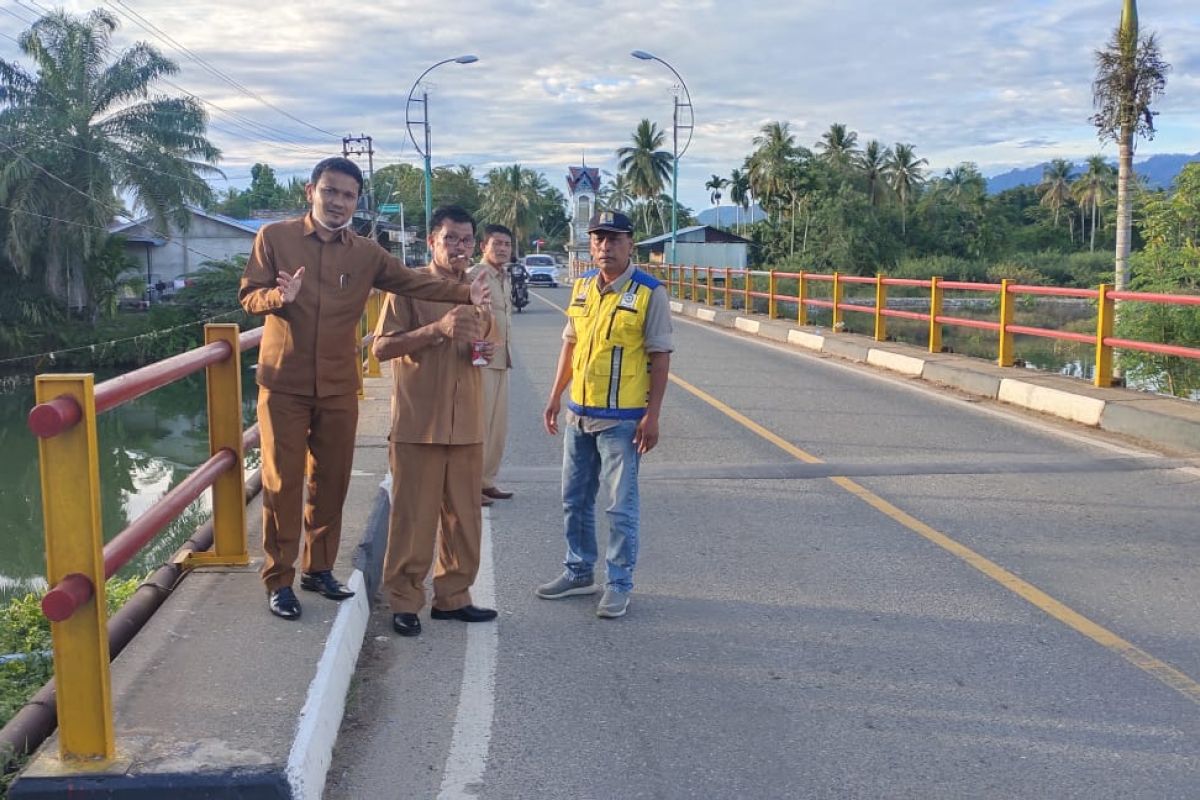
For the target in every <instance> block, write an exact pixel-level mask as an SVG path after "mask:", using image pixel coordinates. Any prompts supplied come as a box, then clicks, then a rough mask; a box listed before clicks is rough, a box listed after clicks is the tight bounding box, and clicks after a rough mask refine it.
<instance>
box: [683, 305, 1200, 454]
mask: <svg viewBox="0 0 1200 800" xmlns="http://www.w3.org/2000/svg"><path fill="white" fill-rule="evenodd" d="M671 310H672V311H674V312H675V313H677V314H681V315H683V316H687V317H693V318H696V319H698V320H700V321H702V322H708V323H710V324H713V325H717V326H720V327H725V328H734V329H736V330H740V331H742V332H744V333H749V334H753V335H756V336H762V337H764V338H767V339H773V340H775V341H778V342H784V343H787V344H792V345H796V346H799V347H803V348H806V349H808V350H815V351H817V352H820V353H824V354H826V355H830V356H835V357H838V358H843V359H847V360H850V361H857V362H860V363H865V364H870V365H872V366H875V367H880V368H883V369H887V370H891V371H893V372H897V373H900V374H901V375H906V376H908V377H911V378H919V379H921V380H925V381H929V382H931V383H937V384H941V385H943V386H950V387H953V388H955V389H958V390H960V391H962V392H965V393H967V394H970V395H974V396H976V397H983V398H987V399H991V400H998V401H1000V402H1003V403H1008V404H1010V405H1015V406H1019V407H1022V408H1026V409H1029V410H1032V411H1038V412H1041V413H1044V414H1049V415H1052V416H1055V417H1059V418H1061V419H1065V420H1069V421H1072V422H1076V423H1080V424H1083V425H1088V426H1091V427H1094V428H1100V429H1101V430H1105V431H1109V432H1111V433H1115V434H1120V435H1122V436H1127V437H1130V438H1132V439H1135V440H1141V441H1143V442H1146V443H1149V444H1151V445H1153V446H1155V447H1157V448H1162V449H1166V450H1168V451H1171V452H1174V453H1180V454H1189V453H1200V403H1194V402H1190V401H1187V400H1179V399H1175V398H1170V397H1162V396H1159V395H1152V394H1148V393H1146V392H1138V391H1134V390H1132V389H1120V388H1113V389H1099V388H1096V387H1094V386H1092V385H1091V384H1088V383H1086V382H1084V381H1082V380H1080V379H1077V378H1069V377H1066V376H1063V375H1055V374H1052V373H1046V372H1039V371H1035V370H1022V369H1014V368H1012V367H998V366H996V365H994V364H991V363H989V362H986V361H982V360H980V359H973V358H967V357H965V356H958V355H954V354H952V353H947V354H932V353H929V352H928V351H927V350H925V349H923V348H920V347H915V346H912V345H905V344H900V343H898V342H876V341H874V340H873V339H869V338H867V337H865V336H858V335H855V334H848V333H833V332H831V331H829V330H827V329H826V330H822V329H820V328H816V327H811V326H810V327H800V326H797V325H796V324H794V323H789V322H787V321H786V320H768V319H766V317H763V316H759V315H747V314H745V313H744V312H740V311H724V310H721V309H715V308H712V307H711V306H706V305H703V304H700V303H693V302H688V301H680V300H672V301H671Z"/></svg>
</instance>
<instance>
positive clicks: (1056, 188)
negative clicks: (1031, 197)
mask: <svg viewBox="0 0 1200 800" xmlns="http://www.w3.org/2000/svg"><path fill="white" fill-rule="evenodd" d="M1074 171H1075V165H1074V164H1072V163H1071V162H1070V161H1067V160H1066V159H1065V158H1056V159H1054V160H1053V161H1051V162H1050V163H1049V164H1047V165H1046V167H1045V168H1044V169H1043V170H1042V182H1041V183H1039V184H1038V185H1037V193H1038V194H1039V195H1041V196H1042V200H1041V204H1042V205H1043V206H1044V207H1046V208H1049V209H1051V210H1053V211H1054V225H1055V227H1057V226H1058V214H1059V212H1060V211H1062V208H1063V206H1065V205H1067V204H1068V203H1070V202H1071V178H1072V174H1071V173H1073V172H1074Z"/></svg>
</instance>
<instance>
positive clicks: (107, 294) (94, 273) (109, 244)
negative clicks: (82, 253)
mask: <svg viewBox="0 0 1200 800" xmlns="http://www.w3.org/2000/svg"><path fill="white" fill-rule="evenodd" d="M137 269H138V265H137V263H136V262H135V261H134V260H133V259H131V258H130V257H129V256H128V255H127V254H126V253H125V238H124V237H122V236H110V237H108V238H107V239H106V240H105V241H104V245H103V246H102V247H101V249H100V250H99V251H98V252H97V253H94V254H93V255H92V257H91V258H90V259H88V262H87V264H86V265H85V266H84V273H83V277H84V281H85V283H86V285H87V290H88V296H89V297H90V298H91V299H92V305H91V311H92V322H93V323H95V322H96V321H97V320H99V319H100V318H101V317H103V318H105V319H112V318H113V317H115V316H116V315H117V309H118V308H119V307H120V304H121V298H122V297H124V296H127V295H133V296H135V297H137V296H139V295H141V293H142V292H143V291H144V290H145V287H146V282H145V280H144V279H143V278H142V276H141V275H139V274H138V272H137Z"/></svg>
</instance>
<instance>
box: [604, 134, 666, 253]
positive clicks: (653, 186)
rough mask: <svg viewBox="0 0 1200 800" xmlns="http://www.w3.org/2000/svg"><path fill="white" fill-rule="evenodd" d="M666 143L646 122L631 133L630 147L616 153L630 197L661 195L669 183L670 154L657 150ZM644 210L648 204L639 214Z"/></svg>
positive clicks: (648, 225) (663, 135) (647, 219)
mask: <svg viewBox="0 0 1200 800" xmlns="http://www.w3.org/2000/svg"><path fill="white" fill-rule="evenodd" d="M666 140H667V134H666V133H665V132H664V131H660V130H659V129H658V126H657V125H655V124H654V123H653V122H651V121H650V120H648V119H643V120H642V121H641V122H639V123H638V126H637V130H635V131H634V132H633V145H632V146H627V147H621V148H619V149H618V150H617V167H618V168H619V169H620V170H621V172H623V173H624V174H625V177H626V179H627V180H628V181H629V190H630V192H632V193H633V196H634V197H637V198H640V199H642V200H647V201H648V200H652V199H654V198H656V197H658V195H660V194H662V191H663V189H664V188H665V187H666V186H667V184H668V183H669V182H670V177H671V158H672V157H671V154H670V152H668V151H666V150H662V149H661V148H662V146H663V144H665V143H666ZM648 209H649V204H646V205H644V206H643V213H647V211H648ZM644 222H645V227H646V230H649V229H650V220H649V217H648V216H647V217H646V219H645V220H644ZM664 227H665V226H664Z"/></svg>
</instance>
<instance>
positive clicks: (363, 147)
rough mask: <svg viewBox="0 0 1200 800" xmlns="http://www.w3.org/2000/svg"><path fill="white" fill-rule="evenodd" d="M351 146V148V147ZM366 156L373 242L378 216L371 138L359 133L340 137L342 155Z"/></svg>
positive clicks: (373, 152)
mask: <svg viewBox="0 0 1200 800" xmlns="http://www.w3.org/2000/svg"><path fill="white" fill-rule="evenodd" d="M351 145H353V147H351ZM364 153H365V154H366V156H367V215H368V216H369V217H370V218H371V241H375V228H376V221H377V220H378V219H379V215H378V214H376V213H375V198H374V197H373V195H374V194H375V149H374V148H373V147H372V146H371V137H370V136H367V135H366V134H362V133H360V134H359V135H358V136H343V137H342V155H343V156H344V157H346V158H349V157H350V156H352V155H354V156H361V155H363V154H364Z"/></svg>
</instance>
